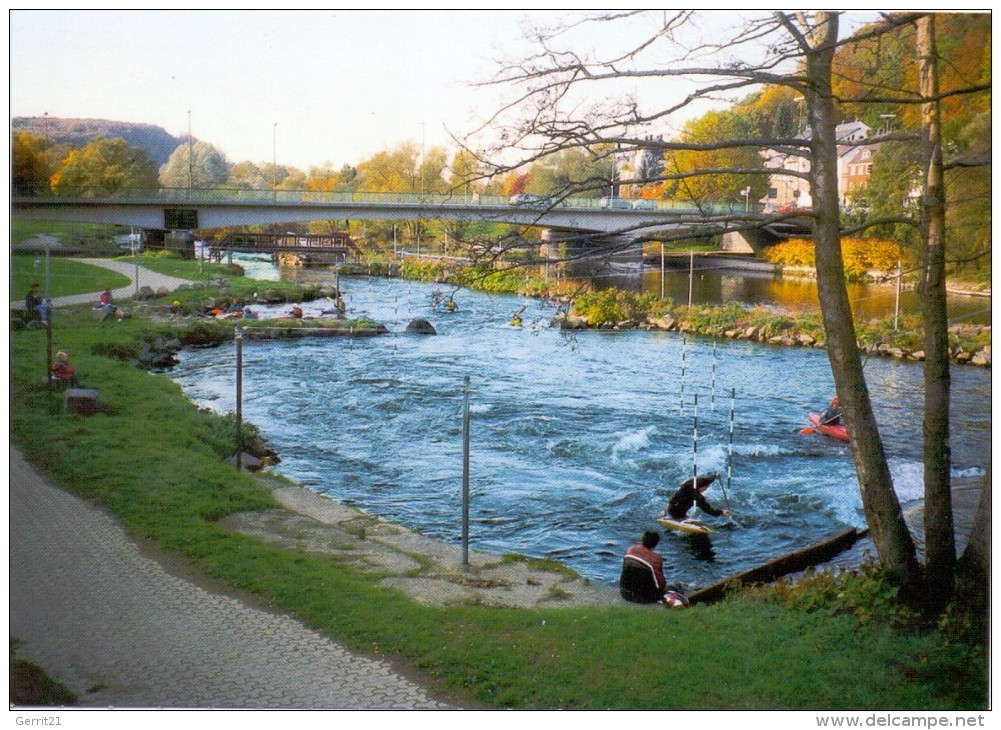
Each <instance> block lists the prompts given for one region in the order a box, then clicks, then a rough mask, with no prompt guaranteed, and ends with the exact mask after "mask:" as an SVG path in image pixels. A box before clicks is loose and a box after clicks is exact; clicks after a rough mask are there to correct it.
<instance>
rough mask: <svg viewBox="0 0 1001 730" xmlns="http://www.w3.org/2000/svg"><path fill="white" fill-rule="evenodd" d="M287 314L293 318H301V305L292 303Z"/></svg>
mask: <svg viewBox="0 0 1001 730" xmlns="http://www.w3.org/2000/svg"><path fill="white" fill-rule="evenodd" d="M288 316H289V317H292V318H293V319H302V307H300V306H299V305H298V304H295V305H293V306H292V311H290V312H289V313H288Z"/></svg>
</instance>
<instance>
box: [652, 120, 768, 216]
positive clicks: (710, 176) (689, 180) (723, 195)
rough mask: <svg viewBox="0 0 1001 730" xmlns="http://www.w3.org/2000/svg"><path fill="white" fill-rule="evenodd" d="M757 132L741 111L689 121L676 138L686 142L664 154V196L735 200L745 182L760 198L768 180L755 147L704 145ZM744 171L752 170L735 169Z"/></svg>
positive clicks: (754, 196) (702, 201)
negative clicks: (666, 176) (665, 174)
mask: <svg viewBox="0 0 1001 730" xmlns="http://www.w3.org/2000/svg"><path fill="white" fill-rule="evenodd" d="M755 136H759V130H758V128H757V125H756V124H755V122H754V120H753V119H752V118H751V117H750V116H749V115H746V114H741V113H739V112H737V111H730V110H724V111H711V112H708V113H707V114H704V115H702V116H701V117H697V118H695V119H693V120H691V121H689V122H688V123H686V124H685V126H684V127H683V128H682V130H681V133H680V134H679V135H678V139H677V141H678V142H680V143H682V144H684V145H688V146H687V147H683V148H679V149H674V150H669V151H668V152H667V154H666V155H665V162H664V170H665V173H667V175H668V176H669V177H668V180H667V182H665V183H664V197H667V198H677V199H680V200H691V201H696V202H700V203H709V202H723V201H733V200H739V199H740V198H741V192H740V191H741V190H742V189H744V188H745V187H747V186H750V188H751V192H750V196H751V198H753V199H757V198H760V197H762V196H763V195H764V193H765V191H766V190H767V188H768V182H767V179H766V178H765V177H764V176H763V175H761V174H760V173H761V171H762V170H763V164H762V160H761V155H760V154H759V153H758V150H757V149H755V148H754V147H730V148H725V147H716V148H714V147H711V146H710V147H708V148H707V147H706V145H712V143H714V142H716V141H717V140H721V139H749V138H751V137H755ZM764 136H772V135H770V134H766V135H764ZM740 169H745V170H748V174H745V175H741V174H738V173H735V172H734V171H736V170H740ZM714 170H720V171H721V172H720V173H713V171H714ZM755 173H757V174H755Z"/></svg>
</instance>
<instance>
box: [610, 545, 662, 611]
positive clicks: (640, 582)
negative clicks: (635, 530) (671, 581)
mask: <svg viewBox="0 0 1001 730" xmlns="http://www.w3.org/2000/svg"><path fill="white" fill-rule="evenodd" d="M658 543H660V535H659V534H658V533H656V532H654V531H653V530H647V531H646V532H644V533H643V535H642V536H641V537H640V542H639V544H638V545H633V546H632V547H630V548H629V549H628V550H626V554H625V555H624V556H623V557H622V574H621V575H620V576H619V594H620V595H621V596H622V597H623V598H625V599H626V600H627V601H631V602H633V603H660V602H662V601H663V600H664V592H665V590H666V587H667V584H666V582H665V581H664V561H663V560H662V559H661V557H660V556H659V555H658V554H657V553H655V552H654V551H653V549H654V548H655V547H657V545H658Z"/></svg>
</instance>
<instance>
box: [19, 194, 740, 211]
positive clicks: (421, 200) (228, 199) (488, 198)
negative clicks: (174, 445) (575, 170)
mask: <svg viewBox="0 0 1001 730" xmlns="http://www.w3.org/2000/svg"><path fill="white" fill-rule="evenodd" d="M12 193H13V195H12V199H11V202H12V203H22V204H27V203H32V202H37V203H69V204H78V203H85V204H89V205H101V204H122V203H126V204H127V203H136V204H139V203H143V204H149V203H158V204H159V203H169V204H177V205H179V206H183V205H193V204H199V203H201V204H226V203H237V204H254V205H270V206H302V207H308V206H313V205H410V206H414V207H422V208H436V207H443V206H459V207H470V208H484V207H496V208H501V209H504V210H511V209H512V208H517V209H519V210H525V211H538V212H540V213H541V212H543V211H547V210H561V209H573V210H581V209H583V210H587V209H594V210H607V211H608V212H609V213H618V214H627V215H628V214H635V215H637V216H642V215H643V214H649V213H651V212H657V211H678V212H699V213H703V214H721V213H740V212H743V204H742V203H731V202H723V203H696V202H693V201H685V200H652V201H650V202H651V203H653V204H654V207H653V208H649V207H646V208H639V209H632V208H622V207H618V206H617V205H616V206H609V205H608V204H607V200H606V199H601V198H582V197H568V198H563V199H555V198H554V199H552V200H546V199H539V200H537V201H533V202H531V203H528V204H524V203H512V202H511V199H510V198H509V197H507V196H503V195H488V194H482V193H474V194H448V193H424V194H421V193H397V192H388V193H379V192H361V191H340V192H331V191H318V190H247V189H243V188H227V187H214V188H128V189H123V190H118V191H116V192H115V193H114V194H113V195H98V194H96V193H95V191H94V190H93V189H92V188H79V189H77V190H72V189H69V190H67V189H65V188H64V189H63V190H61V191H60V194H59V195H55V194H53V193H43V194H38V193H37V192H31V194H24V193H19V192H18V191H17V190H16V189H15V190H13V191H12ZM623 200H624V201H625V202H626V203H632V202H634V201H631V200H626V199H623Z"/></svg>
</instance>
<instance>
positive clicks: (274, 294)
mask: <svg viewBox="0 0 1001 730" xmlns="http://www.w3.org/2000/svg"><path fill="white" fill-rule="evenodd" d="M261 299H263V300H264V302H265V303H266V304H281V303H283V302H285V301H288V299H287V297H286V296H285V293H284V292H281V291H279V290H278V289H265V290H264V293H263V294H261Z"/></svg>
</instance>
